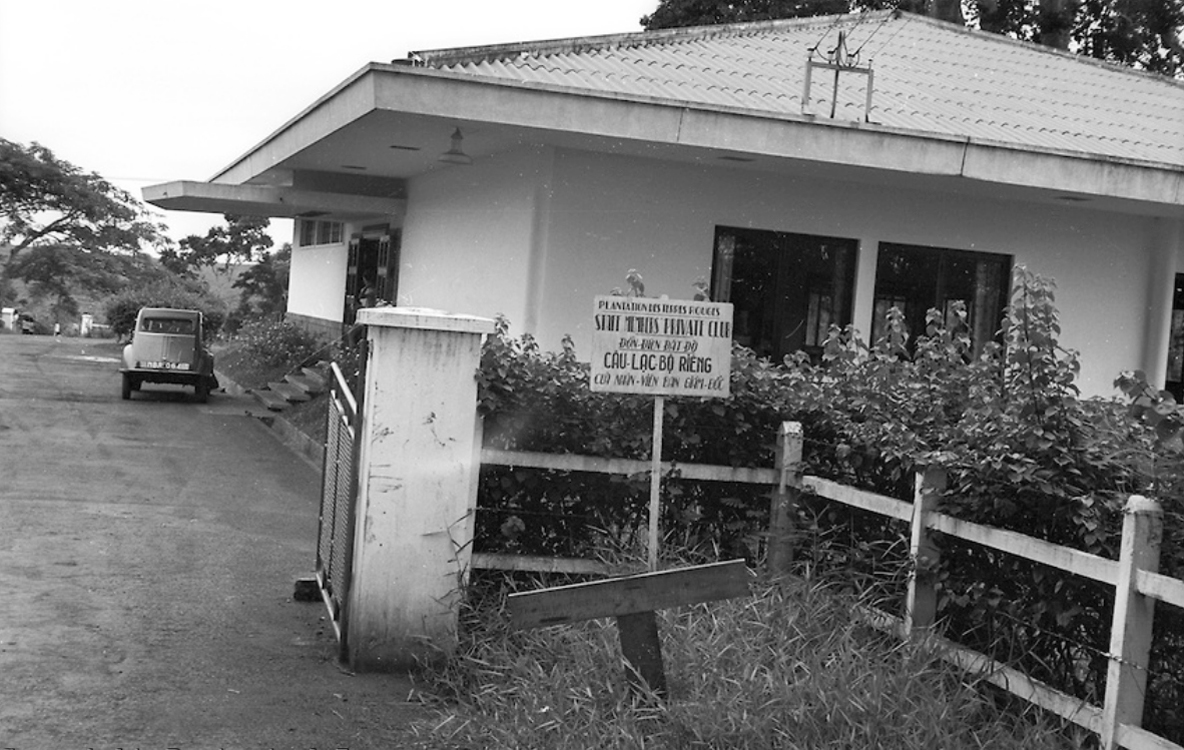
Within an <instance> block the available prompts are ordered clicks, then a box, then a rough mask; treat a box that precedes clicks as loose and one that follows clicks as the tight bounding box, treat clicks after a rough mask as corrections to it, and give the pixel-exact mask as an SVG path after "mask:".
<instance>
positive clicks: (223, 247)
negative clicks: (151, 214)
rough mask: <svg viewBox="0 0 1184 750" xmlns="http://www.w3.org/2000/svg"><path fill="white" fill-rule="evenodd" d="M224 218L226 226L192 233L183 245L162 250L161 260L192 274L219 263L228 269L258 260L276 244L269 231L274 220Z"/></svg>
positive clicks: (167, 264) (171, 269)
mask: <svg viewBox="0 0 1184 750" xmlns="http://www.w3.org/2000/svg"><path fill="white" fill-rule="evenodd" d="M222 218H223V219H224V220H225V221H226V226H224V227H210V230H209V231H208V232H206V235H205V236H204V237H200V236H198V235H196V234H191V235H189V236H188V237H186V238H185V239H183V240H181V243H180V247H177V248H172V247H168V248H165V249H163V250H161V253H160V262H161V263H163V264H164V266H165V268H167V269H169V270H170V271H172V272H173V273H176V274H178V275H181V276H188V277H192V276H193V274H194V272H195V271H196V270H197V269H199V268H202V267H207V268H216V267H217V266H218V265H219V263H221V265H222V269H221V270H223V271H227V270H229V269H230V267H231V266H232V265H234V264H236V263H255V262H258V261H259V260H261V259H262V258H263V257H264V256H265V255H266V254H267V251H268V250H269V249H270V248H271V246H272V245H273V244H274V243H273V242H272V239H271V237H270V235H268V234H267V228H268V227H269V226H271V221H270V220H269V219H268V218H267V217H266V216H239V215H237V214H223V216H222Z"/></svg>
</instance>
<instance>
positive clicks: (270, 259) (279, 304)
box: [232, 242, 292, 318]
mask: <svg viewBox="0 0 1184 750" xmlns="http://www.w3.org/2000/svg"><path fill="white" fill-rule="evenodd" d="M291 264H292V245H291V244H289V243H287V242H285V243H284V245H283V247H281V248H280V249H279V250H277V251H276V252H274V253H267V254H265V255H264V256H263V257H262V258H261V259H260V260H259V262H258V263H256V264H255V265H253V266H251V267H250V268H248V269H247V270H245V271H243V272H242V274H240V275H239V277H238V278H237V279H235V280H234V284H233V285H232V286H233V287H234V288H235V289H241V290H242V300H241V302H240V303H239V309H238V313H239V314H240V315H241V316H242V317H244V318H245V317H251V316H254V315H258V316H263V317H270V316H273V315H277V314H282V313H283V312H284V311H285V310H286V309H287V306H288V269H289V268H290V267H291Z"/></svg>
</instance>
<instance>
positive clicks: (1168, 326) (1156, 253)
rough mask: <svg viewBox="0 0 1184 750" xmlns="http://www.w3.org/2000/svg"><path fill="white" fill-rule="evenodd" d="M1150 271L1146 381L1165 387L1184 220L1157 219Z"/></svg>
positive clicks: (1144, 358) (1145, 349)
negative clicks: (1173, 298) (1173, 299)
mask: <svg viewBox="0 0 1184 750" xmlns="http://www.w3.org/2000/svg"><path fill="white" fill-rule="evenodd" d="M1150 253H1151V269H1150V270H1151V273H1150V278H1149V279H1148V284H1147V327H1146V329H1145V336H1144V340H1143V368H1144V370H1145V371H1146V372H1147V381H1148V382H1149V383H1151V384H1152V385H1154V386H1155V387H1156V388H1163V385H1164V380H1165V376H1166V375H1167V369H1168V345H1169V343H1170V341H1171V333H1172V297H1173V296H1174V292H1175V289H1176V272H1177V269H1179V268H1181V267H1182V266H1181V264H1180V262H1179V260H1180V256H1181V254H1184V222H1181V221H1178V220H1171V219H1156V220H1155V223H1154V225H1153V228H1152V237H1151V247H1150Z"/></svg>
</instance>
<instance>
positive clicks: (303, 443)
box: [214, 369, 325, 474]
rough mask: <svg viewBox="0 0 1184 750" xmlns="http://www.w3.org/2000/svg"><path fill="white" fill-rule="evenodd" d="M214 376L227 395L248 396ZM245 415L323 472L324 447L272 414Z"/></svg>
mask: <svg viewBox="0 0 1184 750" xmlns="http://www.w3.org/2000/svg"><path fill="white" fill-rule="evenodd" d="M214 374H215V375H217V377H218V383H219V384H220V385H221V386H222V390H224V391H226V392H227V393H229V394H231V395H234V396H239V395H250V391H248V390H247V389H246V388H243V387H242V386H240V385H239V384H238V383H236V382H234V381H233V380H232V379H230V377H228V376H227V375H226V373H224V372H221V371H220V370H217V369H215V370H214ZM247 415H248V416H250V417H253V418H255V419H257V420H258V421H259V422H261V423H263V425H264V426H265V427H267V428H268V429H269V430H270V431H271V432H272V433H273V434H274V435H275V437H276V438H277V439H279V441H280V442H281V443H283V444H284V445H285V446H287V447H288V449H290V450H291V451H292V452H293V453H295V454H296V455H297V456H299V457H300V458H302V459H304V461H305V462H306V463H308V465H309V466H311V467H312V468H313V469H315V470H316V472H317V473H318V474H320V473H321V472H322V471H324V463H325V446H324V445H322V444H321V443H318V442H317V441H316V440H313V439H312V438H310V437H309V436H308V435H305V434H304V433H303V432H301V431H300V430H298V429H296V428H295V427H294V426H293V425H292V423H291V422H289V421H288V420H287V419H284V418H283V417H281V416H277V415H276V414H275V413H274V412H269V413H267V414H256V413H255V412H253V411H251V410H247Z"/></svg>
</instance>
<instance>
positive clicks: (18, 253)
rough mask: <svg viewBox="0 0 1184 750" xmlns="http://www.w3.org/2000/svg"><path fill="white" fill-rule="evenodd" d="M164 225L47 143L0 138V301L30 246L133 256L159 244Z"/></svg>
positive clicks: (4, 299)
mask: <svg viewBox="0 0 1184 750" xmlns="http://www.w3.org/2000/svg"><path fill="white" fill-rule="evenodd" d="M163 232H164V227H163V226H162V225H160V224H158V223H155V222H153V221H152V219H151V218H150V216H149V215H148V214H147V212H146V211H145V210H144V208H143V206H142V204H140V202H139V201H137V200H136V199H135V198H133V197H132V196H131V195H130V194H128V193H127V192H126V191H123V190H120V189H119V188H117V187H115V186H114V185H112V184H111V183H109V182H107V181H106V180H105V179H103V178H102V177H100V176H99V175H98V174H96V173H93V172H90V173H87V172H83V171H82V170H81V169H79V168H78V167H76V166H74V165H73V164H71V163H69V162H67V161H64V160H62V159H58V158H57V157H56V156H54V154H53V152H52V151H50V150H49V149H48V148H46V147H44V146H42V145H40V144H38V143H32V144H30V145H28V146H23V145H21V144H19V143H13V142H12V141H8V140H5V139H3V138H0V246H7V248H8V256H7V259H6V261H5V263H4V265H3V267H0V302H3V303H4V304H10V303H11V302H12V301H13V300H14V299H15V297H14V296H13V292H12V290H11V288H10V285H9V279H10V278H11V275H12V271H13V267H14V265H15V264H16V262H17V261H18V260H19V259H20V258H21V257H22V255H23V254H24V253H25V252H26V251H27V250H30V249H31V248H36V247H56V248H60V249H61V251H62V252H67V253H69V252H74V253H105V254H122V255H135V254H137V253H139V252H140V251H141V250H142V249H143V248H144V247H145V246H156V247H162V246H163V245H164V243H166V242H167V240H166V239H165V237H164V234H163Z"/></svg>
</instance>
